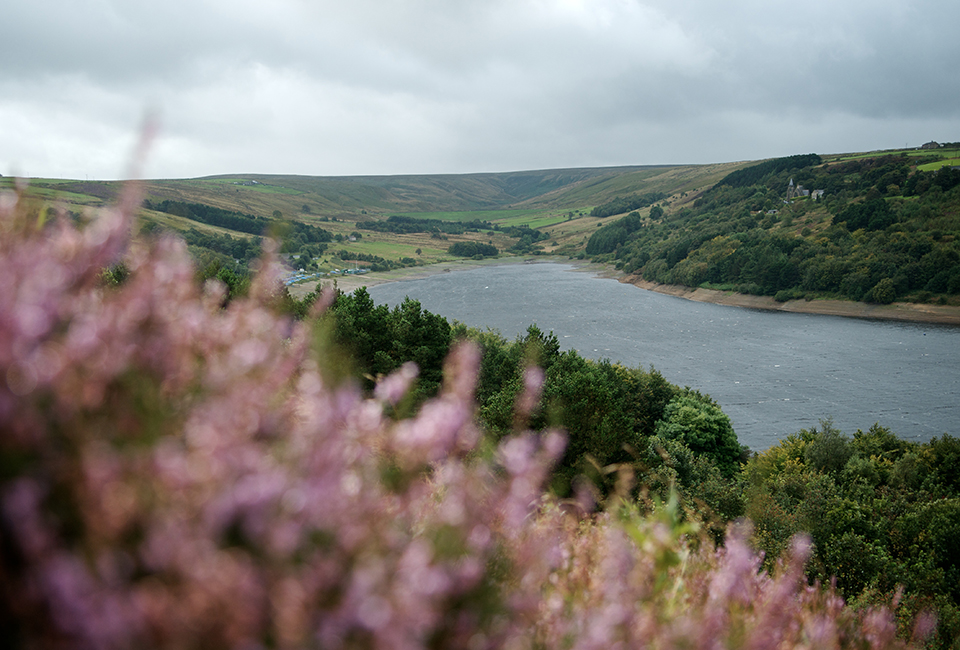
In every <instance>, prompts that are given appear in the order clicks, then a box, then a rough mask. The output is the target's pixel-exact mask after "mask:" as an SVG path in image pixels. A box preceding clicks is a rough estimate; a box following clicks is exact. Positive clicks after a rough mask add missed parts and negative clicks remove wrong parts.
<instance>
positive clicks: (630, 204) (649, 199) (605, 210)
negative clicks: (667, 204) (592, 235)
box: [590, 192, 667, 217]
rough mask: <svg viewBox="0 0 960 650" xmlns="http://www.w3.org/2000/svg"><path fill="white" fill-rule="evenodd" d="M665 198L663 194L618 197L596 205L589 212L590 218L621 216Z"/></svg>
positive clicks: (650, 193)
mask: <svg viewBox="0 0 960 650" xmlns="http://www.w3.org/2000/svg"><path fill="white" fill-rule="evenodd" d="M665 198H667V195H666V194H664V193H663V192H647V193H645V194H639V195H637V194H632V195H630V196H618V197H617V198H615V199H613V200H611V201H607V202H606V203H603V204H602V205H598V206H597V207H595V208H594V209H593V210H591V211H590V216H591V217H609V216H612V215H614V214H623V213H624V212H630V211H631V210H639V209H640V208H645V207H647V206H649V205H653V204H654V203H656V202H657V201H662V200H664V199H665Z"/></svg>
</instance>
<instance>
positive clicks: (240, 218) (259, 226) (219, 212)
mask: <svg viewBox="0 0 960 650" xmlns="http://www.w3.org/2000/svg"><path fill="white" fill-rule="evenodd" d="M143 207H145V208H147V209H148V210H156V211H157V212H166V213H167V214H173V215H177V216H178V217H184V218H186V219H190V220H191V221H199V222H200V223H205V224H207V225H209V226H217V227H219V228H226V229H228V230H236V231H237V232H243V233H247V234H250V235H264V234H275V235H279V236H280V237H281V238H282V239H284V240H299V241H300V242H301V243H309V244H312V243H323V242H331V241H333V235H332V234H330V232H329V231H327V230H324V229H323V228H318V227H317V226H311V225H310V224H308V223H303V222H301V221H283V222H282V223H278V222H277V220H275V219H266V218H264V217H257V216H254V215H252V214H244V213H242V212H234V211H233V210H224V209H222V208H215V207H213V206H210V205H204V204H202V203H184V202H182V201H171V200H169V199H164V200H163V201H159V202H156V203H154V202H152V201H150V200H149V199H147V200H145V201H144V202H143ZM271 229H277V230H279V232H278V233H273V232H268V231H269V230H271Z"/></svg>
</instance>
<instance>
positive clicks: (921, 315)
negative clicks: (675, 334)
mask: <svg viewBox="0 0 960 650" xmlns="http://www.w3.org/2000/svg"><path fill="white" fill-rule="evenodd" d="M620 282H625V283H628V284H632V285H634V286H637V287H640V288H641V289H646V290H648V291H656V292H657V293H663V294H666V295H669V296H677V297H678V298H684V299H686V300H695V301H697V302H709V303H713V304H716V305H730V306H732V307H749V308H752V309H769V310H771V311H788V312H795V313H802V314H823V315H827V316H848V317H851V318H873V319H880V320H898V321H912V322H917V323H939V324H943V325H960V307H954V306H950V305H927V304H918V303H911V302H895V303H893V304H892V305H868V304H866V303H862V302H852V301H847V300H788V301H787V302H777V301H776V300H774V299H773V298H771V297H769V296H750V295H746V294H742V293H733V292H726V291H716V290H714V289H700V288H697V289H693V288H691V287H684V286H681V285H675V284H659V283H657V282H650V281H648V280H644V279H643V278H640V277H637V276H635V275H628V276H624V277H621V278H620Z"/></svg>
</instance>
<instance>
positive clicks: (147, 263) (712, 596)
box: [0, 189, 933, 650]
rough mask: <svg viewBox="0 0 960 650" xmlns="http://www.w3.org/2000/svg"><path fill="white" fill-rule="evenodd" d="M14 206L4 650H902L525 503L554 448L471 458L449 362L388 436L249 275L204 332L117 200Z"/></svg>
mask: <svg viewBox="0 0 960 650" xmlns="http://www.w3.org/2000/svg"><path fill="white" fill-rule="evenodd" d="M130 192H131V193H132V192H133V189H131V190H130ZM22 203H23V202H22V201H20V200H18V196H17V195H16V194H14V193H7V194H5V195H4V196H3V197H2V199H0V217H2V223H0V229H2V233H0V585H2V587H0V588H2V607H0V638H2V639H3V645H5V646H12V647H21V648H151V647H157V648H204V649H211V648H261V647H262V648H271V647H277V648H301V647H315V648H325V649H333V648H391V649H405V648H457V649H477V650H479V649H481V648H551V649H552V648H558V649H559V648H603V649H610V648H625V647H638V648H640V647H652V648H758V649H760V648H763V649H767V648H771V649H772V648H893V647H903V646H904V645H907V643H908V641H907V640H904V639H898V638H897V637H896V625H895V622H894V620H893V618H892V617H891V616H890V615H889V613H887V612H886V611H879V610H870V611H860V612H854V611H853V610H852V609H850V608H848V607H846V606H845V605H844V603H843V601H842V600H841V599H840V598H839V597H838V596H837V595H835V593H834V592H833V591H832V590H831V589H830V588H829V587H824V586H810V585H808V584H807V580H806V578H805V577H804V573H803V565H804V562H805V560H806V558H807V557H808V554H809V550H810V549H809V543H808V542H807V541H805V540H804V539H796V540H795V542H794V545H793V549H792V552H790V553H788V554H787V555H786V557H787V559H786V560H785V561H784V562H782V563H781V564H780V566H779V567H778V568H777V569H776V571H774V572H773V573H772V574H768V573H766V572H763V571H761V570H760V558H759V557H758V556H757V555H756V554H755V553H754V552H753V551H752V550H751V549H750V547H749V545H748V543H747V539H748V538H749V529H748V527H747V526H746V525H744V526H742V527H741V528H739V529H734V530H731V531H730V532H729V533H728V535H727V537H726V545H725V548H715V547H714V545H713V542H712V541H711V538H710V536H709V535H707V534H705V533H702V532H700V530H701V529H700V528H699V527H698V526H697V525H696V523H695V519H694V518H692V517H690V516H686V517H685V516H682V515H683V513H681V512H679V511H678V507H677V506H676V503H675V502H673V501H671V502H668V503H666V504H663V505H661V506H659V507H657V508H655V509H654V510H653V512H650V511H641V510H640V508H639V507H638V506H636V505H632V504H631V503H630V502H629V501H628V500H625V499H620V500H617V499H611V500H609V501H608V502H607V503H606V504H605V505H603V506H602V507H597V508H594V507H593V506H592V505H590V504H589V503H587V502H586V501H585V500H582V499H581V500H579V501H577V502H559V501H558V500H556V499H555V498H552V497H551V496H549V495H548V494H547V493H546V492H545V490H544V489H543V483H544V479H545V477H546V475H547V472H548V470H549V467H550V464H551V462H552V461H553V460H554V459H556V458H557V457H558V455H559V454H561V453H562V450H563V446H564V442H563V437H562V435H561V434H559V433H550V432H544V433H536V432H526V433H523V434H518V435H517V436H515V437H512V438H510V439H508V441H506V442H505V443H503V444H501V445H500V446H499V448H497V449H496V450H494V451H487V446H485V445H483V444H480V443H481V442H482V440H483V432H482V431H480V430H479V429H478V427H477V425H476V423H475V418H474V401H473V389H474V384H475V379H476V375H477V367H478V352H477V349H476V348H475V347H472V346H469V345H462V346H460V347H458V348H456V349H455V351H454V352H453V353H452V354H451V356H450V358H449V359H448V360H447V365H446V372H445V379H444V382H445V383H444V386H443V389H442V391H441V392H440V394H439V396H438V397H436V398H435V399H432V400H430V401H428V402H426V403H425V404H424V405H423V406H422V407H421V408H420V409H419V410H418V411H417V412H416V414H415V415H412V416H410V417H405V418H404V417H401V416H400V415H398V414H400V413H403V412H404V409H402V408H399V406H398V405H399V404H400V400H401V399H402V397H403V395H404V393H405V391H406V389H407V388H408V386H409V385H410V383H411V381H413V379H414V377H415V376H416V368H414V367H413V366H411V365H407V366H404V367H403V368H402V369H401V370H400V371H399V372H397V373H395V374H394V375H392V376H390V377H387V378H385V379H382V380H381V381H380V382H379V384H378V386H377V388H376V390H375V391H374V393H373V394H372V395H369V396H366V395H364V394H363V393H362V392H361V390H360V388H358V387H357V386H356V385H355V384H354V383H352V382H350V381H347V380H342V379H338V377H343V373H342V372H338V367H337V366H338V361H337V360H338V359H342V355H340V354H339V353H338V352H337V351H336V350H333V349H331V347H330V346H329V345H328V344H326V343H325V341H326V340H327V338H328V337H326V336H325V330H324V326H323V321H322V320H321V319H307V320H305V321H302V322H293V321H291V320H290V319H289V318H287V317H285V316H281V315H278V312H277V311H276V310H275V309H274V308H273V306H272V305H273V302H274V298H275V295H276V292H277V287H278V286H279V283H278V268H277V267H276V265H275V264H274V263H273V262H271V260H270V259H266V260H264V261H263V262H262V264H261V268H260V271H259V274H258V276H257V278H256V280H255V281H254V284H253V286H252V287H251V290H250V293H249V297H246V298H240V299H236V300H233V301H231V302H229V303H228V305H227V306H226V307H223V306H222V305H223V303H224V300H223V296H224V287H223V286H222V285H218V284H208V285H207V286H205V287H203V289H202V290H201V289H199V288H197V285H196V282H195V280H194V272H193V268H192V266H191V261H190V260H189V258H188V256H187V253H186V250H185V248H184V245H183V244H182V243H181V242H179V241H177V240H174V239H160V240H154V241H147V242H137V241H134V242H131V241H130V240H129V233H130V231H131V224H132V216H131V215H132V213H133V210H134V208H133V206H135V205H136V204H137V197H136V196H132V195H131V196H128V197H126V198H125V199H124V201H122V202H121V205H120V207H119V208H117V209H115V210H111V211H106V212H103V213H102V214H100V215H98V216H97V217H96V218H93V219H91V220H89V222H86V223H81V224H74V223H72V222H69V221H68V220H66V219H61V220H55V221H54V222H47V223H41V222H40V221H39V220H38V219H37V218H36V217H31V216H30V214H29V210H27V209H25V208H24V207H23V205H22ZM120 261H122V262H123V263H124V265H125V268H126V269H127V270H128V271H129V275H128V276H127V277H126V279H125V280H124V281H123V282H122V283H120V284H118V285H114V284H112V283H109V282H106V281H104V274H103V271H104V269H107V268H110V267H112V266H113V265H115V264H116V263H118V262H120ZM322 303H323V301H320V305H319V307H318V309H320V308H322ZM537 378H538V375H537V373H534V372H531V373H529V374H528V379H529V381H528V382H527V391H528V393H527V394H524V395H523V396H522V397H521V399H520V400H518V408H519V409H521V410H523V409H524V408H528V405H529V404H531V403H533V402H535V401H536V400H535V397H534V396H533V395H532V394H530V393H532V392H535V391H536V390H538V382H537ZM521 415H522V414H521ZM932 626H933V621H932V620H930V619H929V618H921V619H920V620H919V621H918V622H917V623H916V625H915V627H914V628H913V629H915V634H917V635H920V636H925V635H926V634H928V633H929V631H930V629H931V628H932Z"/></svg>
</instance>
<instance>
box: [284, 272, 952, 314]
mask: <svg viewBox="0 0 960 650" xmlns="http://www.w3.org/2000/svg"><path fill="white" fill-rule="evenodd" d="M549 262H553V263H558V264H568V265H571V266H574V267H575V268H576V269H577V270H578V271H588V272H593V273H595V274H596V275H598V276H599V277H604V278H613V279H616V280H617V281H619V282H622V283H625V284H632V285H633V286H635V287H637V288H639V289H643V290H645V291H654V292H656V293H661V294H664V295H668V296H674V297H677V298H683V299H684V300H692V301H694V302H705V303H712V304H715V305H726V306H730V307H745V308H748V309H764V310H768V311H782V312H789V313H800V314H815V315H821V316H843V317H846V318H864V319H871V320H891V321H900V322H912V323H926V324H935V325H960V307H956V306H953V305H929V304H920V303H908V302H895V303H892V304H890V305H873V304H867V303H863V302H853V301H850V300H820V299H816V300H803V299H801V300H788V301H786V302H777V301H776V300H774V299H773V298H772V297H770V296H753V295H748V294H743V293H735V292H732V291H729V292H728V291H718V290H716V289H704V288H700V287H686V286H682V285H674V284H660V283H658V282H651V281H649V280H644V279H643V278H641V277H639V276H637V275H625V274H623V273H622V272H620V271H616V270H614V269H613V268H611V267H609V266H606V265H603V264H596V263H593V262H585V261H583V260H575V259H569V258H562V257H555V256H546V255H545V256H542V257H541V256H536V257H511V258H495V259H484V260H473V259H464V260H453V261H449V262H438V263H436V264H428V265H425V266H417V267H408V268H403V269H396V270H394V271H387V272H383V273H377V274H376V275H361V276H356V275H348V276H340V277H337V278H325V279H322V280H320V281H318V282H317V283H313V282H305V283H303V284H298V285H293V286H291V287H289V290H290V293H291V295H293V296H294V297H295V298H302V297H303V296H305V295H306V294H308V293H310V292H311V291H313V290H314V289H316V288H317V287H318V286H322V287H333V286H336V287H337V288H338V289H340V290H341V291H343V292H345V293H352V292H353V291H355V290H356V289H359V288H360V287H373V286H376V285H378V284H385V283H388V282H402V281H405V280H419V279H422V278H426V277H429V276H432V275H438V274H440V273H450V272H454V271H466V270H469V269H476V268H481V267H484V266H502V265H506V264H542V263H549Z"/></svg>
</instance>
